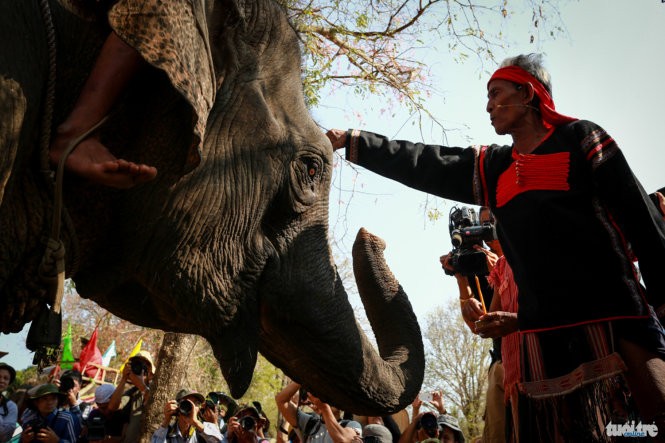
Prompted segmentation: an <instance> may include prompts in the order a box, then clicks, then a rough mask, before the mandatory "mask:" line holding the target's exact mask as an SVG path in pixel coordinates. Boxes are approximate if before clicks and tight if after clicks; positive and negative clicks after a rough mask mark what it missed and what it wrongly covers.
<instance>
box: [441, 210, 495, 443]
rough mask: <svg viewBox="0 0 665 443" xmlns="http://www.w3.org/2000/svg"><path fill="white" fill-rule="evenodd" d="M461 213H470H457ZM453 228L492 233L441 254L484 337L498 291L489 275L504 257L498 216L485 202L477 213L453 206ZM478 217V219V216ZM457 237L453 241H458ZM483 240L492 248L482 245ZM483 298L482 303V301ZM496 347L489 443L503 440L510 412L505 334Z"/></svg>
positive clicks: (464, 309)
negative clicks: (482, 322) (483, 322)
mask: <svg viewBox="0 0 665 443" xmlns="http://www.w3.org/2000/svg"><path fill="white" fill-rule="evenodd" d="M458 214H466V215H464V216H457V215H458ZM450 218H451V220H450V228H451V229H450V231H451V237H453V235H454V233H456V232H459V231H466V232H467V233H468V232H471V233H473V232H475V231H474V228H475V229H476V230H478V231H481V228H487V229H485V230H484V231H487V232H489V233H490V234H489V235H477V236H470V240H469V241H468V244H465V243H466V242H465V241H464V240H462V241H460V242H459V243H457V244H458V245H459V247H458V248H457V250H455V251H453V252H451V253H449V254H448V255H445V256H442V257H441V258H440V262H441V266H442V267H443V269H444V271H446V274H448V275H453V276H454V277H455V279H456V280H457V286H458V288H459V300H460V311H461V313H462V318H463V319H464V323H466V325H467V326H468V327H469V329H470V330H471V332H473V333H474V334H478V335H480V336H481V337H483V338H488V336H484V335H483V333H480V334H479V331H478V330H477V327H478V324H480V323H479V321H480V319H481V318H486V317H483V316H485V315H486V314H487V312H485V310H486V309H488V308H489V309H490V310H491V306H492V303H494V291H493V289H492V288H491V287H490V284H489V281H488V278H487V276H488V275H489V274H491V273H492V272H493V270H494V268H495V266H496V263H497V262H498V260H500V257H503V249H502V248H501V244H500V243H499V241H498V239H497V238H496V228H495V220H494V217H493V215H492V212H491V211H490V209H489V208H488V207H486V206H482V207H481V208H480V210H479V211H478V216H477V217H476V216H475V210H474V209H472V208H467V207H462V208H461V209H459V208H456V207H455V208H453V210H451V217H450ZM476 218H477V220H476ZM454 240H455V239H454V238H453V244H455V242H454ZM483 241H484V242H485V244H486V245H487V247H488V248H489V249H486V248H484V247H483V246H482V243H483ZM456 254H457V256H461V257H469V256H472V255H474V254H475V257H478V258H476V259H474V260H469V259H467V260H462V259H461V258H460V259H458V260H454V258H455V255H456ZM481 300H482V303H481ZM489 338H492V349H491V350H490V356H491V362H490V367H489V369H488V373H487V379H488V380H487V391H486V394H485V399H486V402H485V415H484V421H485V426H484V428H483V441H485V442H488V443H501V442H504V441H505V440H506V438H505V423H506V420H505V418H506V413H505V409H506V408H505V404H504V388H503V384H504V383H503V381H504V380H503V375H504V371H503V362H502V352H501V348H502V347H501V344H502V342H501V337H500V336H492V337H489Z"/></svg>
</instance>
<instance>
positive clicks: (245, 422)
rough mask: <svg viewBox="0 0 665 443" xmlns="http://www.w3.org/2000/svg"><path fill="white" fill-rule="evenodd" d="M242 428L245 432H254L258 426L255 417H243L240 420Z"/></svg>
mask: <svg viewBox="0 0 665 443" xmlns="http://www.w3.org/2000/svg"><path fill="white" fill-rule="evenodd" d="M240 426H241V427H242V428H243V429H244V430H245V431H251V430H253V429H254V427H255V426H256V420H255V419H254V417H250V416H247V417H242V418H241V419H240Z"/></svg>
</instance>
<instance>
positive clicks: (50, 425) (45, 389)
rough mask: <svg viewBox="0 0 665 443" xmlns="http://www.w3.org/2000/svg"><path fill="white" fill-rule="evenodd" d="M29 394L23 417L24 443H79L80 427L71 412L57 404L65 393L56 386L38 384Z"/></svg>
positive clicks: (22, 435)
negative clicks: (77, 441)
mask: <svg viewBox="0 0 665 443" xmlns="http://www.w3.org/2000/svg"><path fill="white" fill-rule="evenodd" d="M28 395H29V400H30V401H29V403H28V409H26V410H25V411H24V413H23V415H22V417H21V426H22V427H23V433H22V434H21V443H33V442H44V443H59V442H70V443H73V442H75V441H76V439H77V438H78V436H79V434H80V433H81V428H80V427H79V426H78V422H77V421H76V419H75V418H74V416H73V415H72V414H71V413H70V412H69V411H64V410H61V409H58V401H59V400H60V398H62V397H64V395H65V394H63V393H62V392H60V390H59V389H58V387H57V386H56V385H54V384H52V383H45V384H43V385H39V386H37V387H35V388H33V389H31V390H30V391H29V394H28Z"/></svg>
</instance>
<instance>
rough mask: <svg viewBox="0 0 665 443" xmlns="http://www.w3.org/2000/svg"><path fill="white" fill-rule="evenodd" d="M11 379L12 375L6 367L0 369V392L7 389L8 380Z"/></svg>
mask: <svg viewBox="0 0 665 443" xmlns="http://www.w3.org/2000/svg"><path fill="white" fill-rule="evenodd" d="M11 379H12V375H11V374H10V373H9V371H8V370H6V369H0V392H2V391H4V390H5V389H7V386H9V382H10V380H11Z"/></svg>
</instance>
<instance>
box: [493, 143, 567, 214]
mask: <svg viewBox="0 0 665 443" xmlns="http://www.w3.org/2000/svg"><path fill="white" fill-rule="evenodd" d="M513 158H514V159H515V161H514V162H513V163H512V164H511V165H510V166H509V167H508V169H506V170H505V171H503V173H502V174H501V176H499V181H498V183H497V187H496V206H497V207H499V208H500V207H501V206H503V205H505V204H506V203H508V202H509V201H510V200H512V199H513V198H514V197H515V196H517V195H519V194H521V193H523V192H527V191H568V190H569V189H570V185H569V184H568V174H569V172H570V153H569V152H557V153H556V154H543V155H536V154H516V153H515V152H514V151H513Z"/></svg>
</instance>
